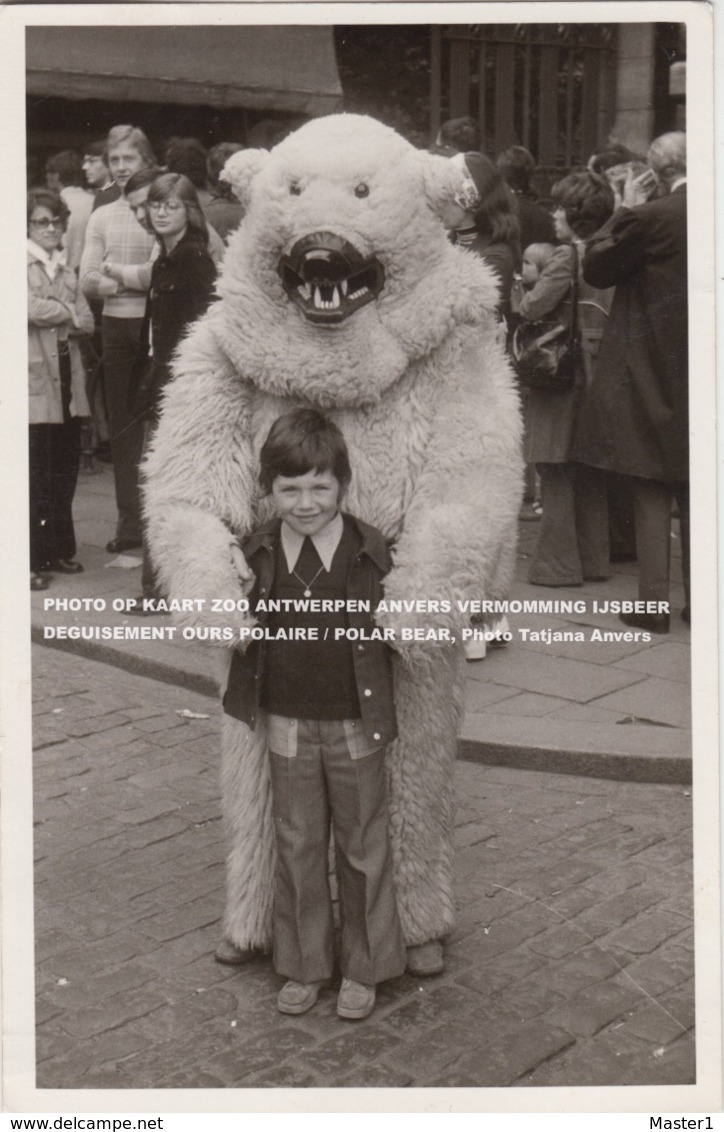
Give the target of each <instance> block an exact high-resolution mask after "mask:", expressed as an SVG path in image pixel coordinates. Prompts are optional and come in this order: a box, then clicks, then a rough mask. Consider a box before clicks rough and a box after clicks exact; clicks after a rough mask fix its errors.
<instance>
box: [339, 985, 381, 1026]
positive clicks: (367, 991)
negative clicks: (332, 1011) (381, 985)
mask: <svg viewBox="0 0 724 1132" xmlns="http://www.w3.org/2000/svg"><path fill="white" fill-rule="evenodd" d="M376 997H377V987H370V986H367V984H366V983H356V982H355V981H354V979H347V978H345V979H342V986H341V987H340V989H339V995H338V997H337V1014H338V1015H339V1017H340V1018H352V1019H359V1018H369V1016H370V1014H371V1013H372V1011H373V1010H374V1008H375V999H376Z"/></svg>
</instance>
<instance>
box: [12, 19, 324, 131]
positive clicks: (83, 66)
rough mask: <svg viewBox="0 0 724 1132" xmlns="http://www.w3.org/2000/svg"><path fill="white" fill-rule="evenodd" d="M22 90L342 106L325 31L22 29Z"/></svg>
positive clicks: (206, 102)
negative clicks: (24, 84)
mask: <svg viewBox="0 0 724 1132" xmlns="http://www.w3.org/2000/svg"><path fill="white" fill-rule="evenodd" d="M26 64H27V90H28V94H33V95H44V96H52V97H60V98H72V99H86V98H100V99H106V100H109V101H113V102H164V103H175V104H183V105H195V106H214V107H224V108H237V107H248V108H253V109H260V110H282V111H287V112H289V113H295V114H307V115H310V116H315V115H320V114H328V113H331V112H334V111H338V110H341V109H342V87H341V84H340V81H339V74H338V72H337V62H336V59H335V54H334V39H333V33H332V28H331V27H330V26H326V27H308V26H295V27H289V26H283V27H272V26H268V25H265V26H263V27H259V26H254V27H239V26H238V25H235V26H215V27H196V26H184V27H158V26H143V27H140V26H139V27H125V26H124V27H28V28H27V29H26Z"/></svg>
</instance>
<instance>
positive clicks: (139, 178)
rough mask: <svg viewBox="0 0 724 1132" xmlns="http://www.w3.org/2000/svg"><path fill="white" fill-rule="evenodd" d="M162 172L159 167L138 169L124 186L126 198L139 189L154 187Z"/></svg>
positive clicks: (151, 166) (150, 166) (149, 166)
mask: <svg viewBox="0 0 724 1132" xmlns="http://www.w3.org/2000/svg"><path fill="white" fill-rule="evenodd" d="M162 172H163V170H162V169H161V167H160V166H159V165H147V166H146V168H145V169H138V170H137V171H136V172H135V173H132V174H131V176H130V177H129V178H128V180H127V181H126V183H125V185H124V186H123V195H124V197H127V196H128V194H129V193H135V192H136V191H137V190H138V189H145V187H146V185H152V184H153V182H154V181H155V180H156V178H157V177H160V176H161V173H162Z"/></svg>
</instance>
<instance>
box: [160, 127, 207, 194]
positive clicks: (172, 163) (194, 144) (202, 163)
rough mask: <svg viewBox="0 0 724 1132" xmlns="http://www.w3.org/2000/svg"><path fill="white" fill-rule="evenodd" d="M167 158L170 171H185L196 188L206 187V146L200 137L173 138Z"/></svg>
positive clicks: (167, 147)
mask: <svg viewBox="0 0 724 1132" xmlns="http://www.w3.org/2000/svg"><path fill="white" fill-rule="evenodd" d="M165 159H166V168H167V169H168V171H169V173H183V175H184V177H188V179H189V181H190V182H191V184H192V185H193V186H194V188H195V189H205V188H206V147H205V146H203V145H202V144H201V142H200V141H199V139H198V138H179V137H173V138H171V139H170V140H169V143H168V145H167V146H166V154H165Z"/></svg>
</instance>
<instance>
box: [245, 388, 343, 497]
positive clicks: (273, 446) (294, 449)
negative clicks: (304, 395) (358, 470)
mask: <svg viewBox="0 0 724 1132" xmlns="http://www.w3.org/2000/svg"><path fill="white" fill-rule="evenodd" d="M260 460H261V466H260V468H259V483H260V484H261V489H262V491H263V492H264V494H265V495H268V494H269V492H270V491H271V489H272V486H273V484H274V480H275V479H276V478H277V476H288V477H290V478H293V477H294V476H305V475H306V474H307V472H331V473H332V475H333V476H334V477H335V479H337V480H338V481H339V484H340V486H341V487H342V489H344V488H346V487H347V485H348V484H349V481H350V480H351V479H352V469H351V468H350V464H349V454H348V452H347V445H346V444H345V440H344V437H343V436H342V433H341V432H340V430H339V429H338V428H337V426H336V424H334V422H333V421H330V420H329V418H328V417H325V416H324V414H323V413H320V412H318V411H317V410H316V409H292V411H291V412H290V413H285V414H284V416H283V417H277V419H276V420H275V421H274V424H273V425H272V426H271V428H270V430H269V435H268V436H267V438H266V440H265V441H264V445H263V447H262V450H261V456H260Z"/></svg>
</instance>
